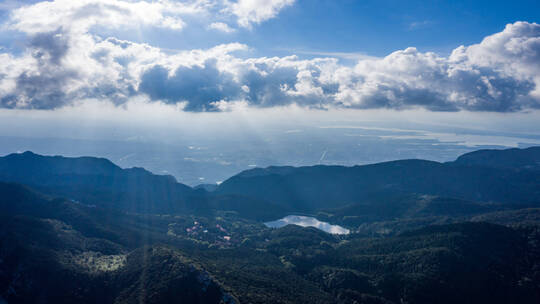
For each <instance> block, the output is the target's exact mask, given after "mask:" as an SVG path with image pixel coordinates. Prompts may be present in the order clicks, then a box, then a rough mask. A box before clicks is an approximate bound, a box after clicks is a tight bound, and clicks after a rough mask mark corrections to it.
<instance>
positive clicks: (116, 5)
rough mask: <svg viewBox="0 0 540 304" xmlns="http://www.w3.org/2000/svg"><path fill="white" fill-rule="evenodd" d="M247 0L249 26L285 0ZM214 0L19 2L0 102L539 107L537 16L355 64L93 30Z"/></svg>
mask: <svg viewBox="0 0 540 304" xmlns="http://www.w3.org/2000/svg"><path fill="white" fill-rule="evenodd" d="M255 2H257V1H249V2H248V1H236V2H225V5H226V7H227V9H229V10H230V12H232V14H234V15H235V16H237V17H238V23H239V25H241V26H245V27H249V26H252V25H253V24H257V23H259V22H262V21H264V20H266V19H268V18H272V17H273V16H275V15H276V14H277V13H278V12H279V10H280V9H282V8H283V7H286V6H287V5H290V4H292V3H293V1H262V2H261V3H262V4H261V5H259V6H251V5H250V3H255ZM216 3H217V2H212V1H206V0H194V1H187V2H173V1H166V0H163V1H158V2H146V1H120V0H115V1H102V0H81V1H62V0H57V1H54V2H40V3H37V4H35V5H29V6H23V7H20V8H17V9H15V10H13V11H12V14H11V15H10V18H9V20H8V21H7V23H6V24H5V27H7V28H9V29H10V30H16V31H19V32H22V33H25V34H26V35H27V38H28V39H27V42H26V44H25V47H24V50H23V51H22V52H21V53H17V54H15V53H9V50H7V49H0V60H1V62H2V63H3V64H2V65H0V107H4V108H39V109H55V108H60V107H63V106H65V105H69V104H72V103H74V102H77V101H80V100H85V99H103V100H109V101H112V102H113V103H115V104H117V105H119V104H124V103H126V102H127V101H129V100H131V99H134V98H140V97H145V98H149V99H150V100H152V101H154V102H161V103H168V104H178V105H182V107H183V109H184V110H186V111H223V110H228V109H231V108H238V107H246V106H249V107H274V106H281V105H289V104H296V105H300V106H305V107H314V108H358V109H374V108H391V109H409V108H423V109H427V110H432V111H458V110H469V111H496V112H511V111H520V110H526V109H532V108H539V107H540V25H538V24H536V23H527V22H516V23H513V24H509V25H507V26H506V28H505V29H504V30H503V31H501V32H499V33H495V34H493V35H490V36H488V37H486V38H485V39H483V40H482V41H481V42H480V43H478V44H475V45H470V46H460V47H458V48H456V49H455V50H454V51H453V52H452V53H451V55H449V56H440V55H438V54H435V53H431V52H420V51H419V50H417V49H415V48H413V47H411V48H407V49H405V50H398V51H396V52H393V53H391V54H389V55H388V56H385V57H382V58H374V57H365V56H362V57H359V58H358V60H357V61H356V63H355V64H354V65H344V64H342V63H340V61H339V60H338V59H336V58H332V57H325V58H315V59H309V60H304V59H302V58H299V57H297V56H294V55H293V56H286V57H260V58H246V57H245V56H243V55H245V53H244V54H242V55H240V54H239V53H242V52H245V51H246V50H248V49H249V47H248V46H246V45H243V44H239V43H229V44H222V45H218V46H215V47H212V48H208V49H195V50H184V51H170V50H167V51H165V50H162V49H160V48H159V47H156V46H151V45H148V44H145V43H140V42H133V41H127V40H121V39H118V38H115V37H102V36H100V35H99V33H96V32H95V31H92V27H94V26H96V25H99V26H100V27H109V28H117V27H132V26H135V25H136V24H145V25H148V26H155V27H166V28H167V29H171V30H181V29H182V27H183V26H184V25H185V21H184V19H183V16H185V15H186V14H196V12H208V11H209V10H211V9H213V8H214V6H215V5H216ZM219 3H222V4H223V2H219ZM253 10H260V11H257V12H255V11H253ZM143 15H144V16H143ZM192 16H193V15H192ZM186 20H187V19H186ZM223 24H224V23H223ZM220 26H222V25H219V26H216V27H220Z"/></svg>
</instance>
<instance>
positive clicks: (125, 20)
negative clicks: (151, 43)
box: [8, 0, 206, 34]
mask: <svg viewBox="0 0 540 304" xmlns="http://www.w3.org/2000/svg"><path fill="white" fill-rule="evenodd" d="M205 7H206V6H205V1H200V0H199V1H191V2H176V1H168V0H162V1H157V2H147V1H127V0H77V1H71V0H55V1H51V2H48V1H47V2H39V3H36V4H34V5H30V6H24V7H21V8H18V9H15V10H13V11H12V12H11V18H10V22H9V23H8V27H9V28H10V29H14V30H19V31H22V32H25V33H29V34H35V33H40V32H46V31H54V30H56V29H58V28H62V29H63V30H64V31H70V32H77V33H84V32H87V31H88V30H89V29H90V28H91V27H92V26H95V25H99V26H102V27H108V28H118V27H137V26H141V25H148V26H156V27H163V28H170V29H173V30H180V29H182V28H183V27H184V25H185V24H184V21H183V20H182V18H181V16H182V15H185V14H195V13H198V12H202V11H203V10H204V9H205Z"/></svg>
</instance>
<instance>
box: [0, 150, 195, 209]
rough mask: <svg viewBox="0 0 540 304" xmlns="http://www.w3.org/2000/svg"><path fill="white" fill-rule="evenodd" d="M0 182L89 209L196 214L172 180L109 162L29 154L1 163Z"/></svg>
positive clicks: (183, 190) (190, 193) (187, 193)
mask: <svg viewBox="0 0 540 304" xmlns="http://www.w3.org/2000/svg"><path fill="white" fill-rule="evenodd" d="M0 181H4V182H16V183H22V184H26V185H29V186H31V187H33V188H35V189H38V190H39V191H41V192H44V193H49V194H54V195H59V196H63V197H67V198H70V199H73V200H76V201H81V202H84V203H85V204H89V205H98V206H103V207H108V208H116V209H120V210H125V211H130V212H138V213H159V212H179V211H185V210H193V209H196V208H197V206H196V204H193V203H192V202H191V200H190V197H192V196H196V193H195V192H194V191H193V189H191V188H190V187H188V186H186V185H183V184H180V183H178V182H176V180H175V179H174V178H173V177H172V176H165V175H155V174H152V173H150V172H148V171H146V170H144V169H142V168H131V169H122V168H120V167H118V166H116V165H115V164H113V163H112V162H110V161H109V160H107V159H103V158H94V157H77V158H68V157H62V156H42V155H37V154H34V153H32V152H25V153H21V154H10V155H7V156H5V157H1V158H0Z"/></svg>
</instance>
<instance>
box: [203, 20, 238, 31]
mask: <svg viewBox="0 0 540 304" xmlns="http://www.w3.org/2000/svg"><path fill="white" fill-rule="evenodd" d="M208 28H209V29H212V30H216V31H220V32H224V33H234V32H235V31H236V30H235V29H233V28H232V27H230V26H229V25H228V24H227V23H223V22H212V23H210V25H209V26H208Z"/></svg>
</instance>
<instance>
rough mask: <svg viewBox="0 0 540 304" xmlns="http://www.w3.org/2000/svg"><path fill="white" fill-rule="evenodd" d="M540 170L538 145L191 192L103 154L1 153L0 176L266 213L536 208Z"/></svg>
mask: <svg viewBox="0 0 540 304" xmlns="http://www.w3.org/2000/svg"><path fill="white" fill-rule="evenodd" d="M539 168H540V147H531V148H527V149H508V150H480V151H476V152H472V153H467V154H464V155H462V156H460V157H459V158H458V159H457V160H456V161H454V162H448V163H438V162H433V161H425V160H398V161H391V162H385V163H378V164H373V165H364V166H354V167H343V166H311V167H300V168H295V167H268V168H255V169H251V170H247V171H244V172H241V173H239V174H238V175H236V176H233V177H231V178H229V179H227V180H226V181H224V182H223V183H221V184H220V185H219V186H215V187H211V186H210V185H204V186H201V187H196V188H195V189H193V188H191V187H189V186H186V185H184V184H181V183H178V182H177V181H176V180H175V179H174V178H173V177H172V176H166V175H155V174H152V173H150V172H148V171H146V170H144V169H142V168H131V169H122V168H120V167H118V166H116V165H114V164H113V163H112V162H110V161H108V160H106V159H102V158H93V157H80V158H66V157H61V156H52V157H51V156H41V155H37V154H34V153H32V152H25V153H21V154H10V155H8V156H5V157H1V158H0V181H5V182H16V183H22V184H26V185H29V186H31V187H33V188H35V189H37V190H39V191H41V192H44V193H50V194H54V195H60V196H63V197H68V198H71V199H73V200H76V201H80V202H83V203H85V204H89V205H99V206H103V207H107V208H114V209H119V210H125V211H130V212H137V213H160V212H161V213H171V212H173V213H182V212H184V213H185V212H207V211H208V210H210V209H221V210H227V209H231V210H233V211H236V212H239V213H241V214H242V213H244V214H245V215H246V216H255V217H264V214H270V215H272V216H275V215H280V214H285V213H289V212H307V213H313V212H316V211H318V210H323V209H334V208H343V207H345V206H350V205H365V204H367V203H377V202H379V201H381V200H383V201H388V200H392V199H395V197H399V196H402V195H408V194H418V195H432V196H440V197H447V198H452V199H459V200H466V201H472V202H483V203H492V204H505V205H515V206H540V187H538V185H539V184H540V169H539ZM207 189H208V190H211V192H208V191H207ZM450 201H451V200H448V202H450ZM254 209H257V210H262V211H263V212H256V210H254ZM261 213H262V214H261Z"/></svg>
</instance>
